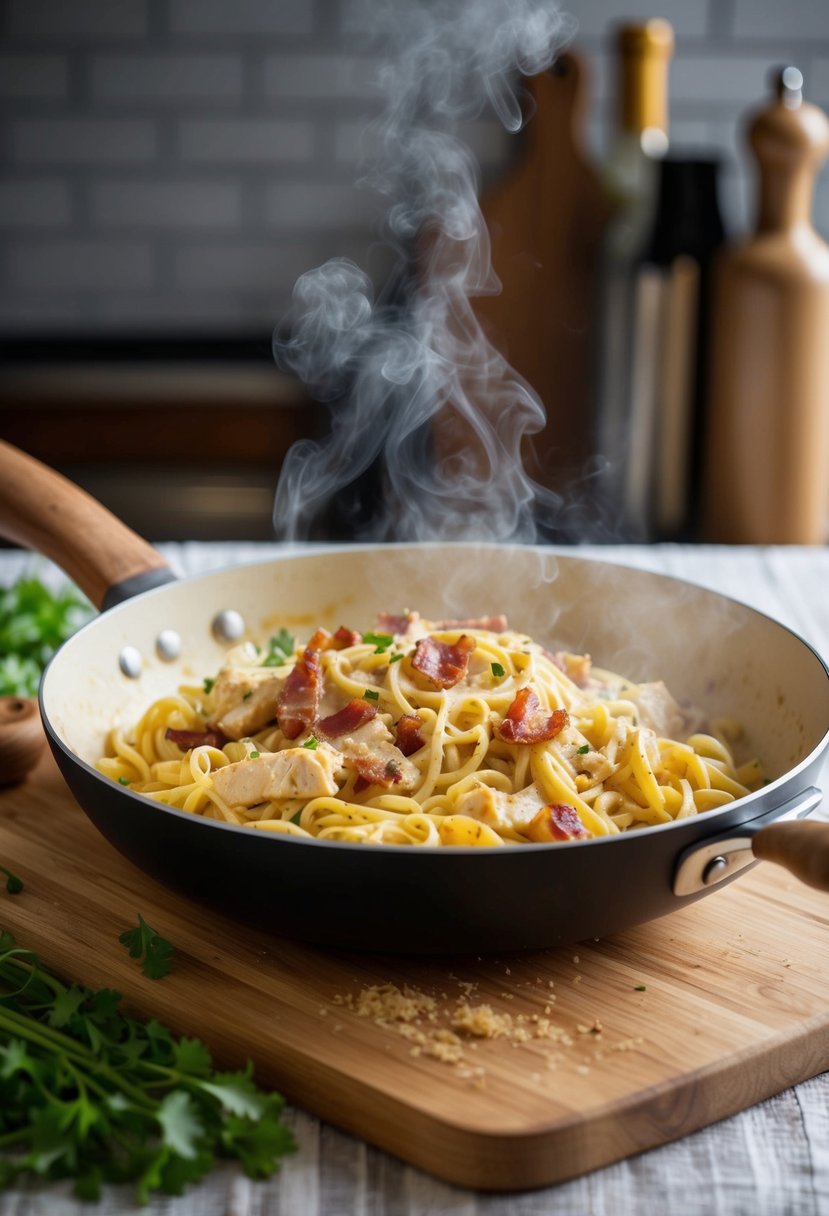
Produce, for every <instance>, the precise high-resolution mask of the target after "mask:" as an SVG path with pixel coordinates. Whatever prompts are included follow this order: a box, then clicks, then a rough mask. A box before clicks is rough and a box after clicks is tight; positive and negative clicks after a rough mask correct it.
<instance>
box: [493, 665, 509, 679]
mask: <svg viewBox="0 0 829 1216" xmlns="http://www.w3.org/2000/svg"><path fill="white" fill-rule="evenodd" d="M489 666H490V670H491V672H492V674H493V675H494V676H495V678H496V680H500V679H501V678H502V677H503V676H505V675H506V674H507V673H506V671H505V670H504V668H503V667H502V666H501V664H500V663H490V665H489Z"/></svg>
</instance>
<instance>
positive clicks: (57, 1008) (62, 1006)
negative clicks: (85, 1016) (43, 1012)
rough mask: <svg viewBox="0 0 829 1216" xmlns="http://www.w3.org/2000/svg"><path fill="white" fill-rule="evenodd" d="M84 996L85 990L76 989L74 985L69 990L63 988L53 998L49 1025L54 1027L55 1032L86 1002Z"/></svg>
mask: <svg viewBox="0 0 829 1216" xmlns="http://www.w3.org/2000/svg"><path fill="white" fill-rule="evenodd" d="M86 995H87V994H86V989H84V988H78V987H77V986H76V985H75V984H73V985H72V987H71V988H64V990H63V992H61V993H59V994H58V996H57V997H56V998H55V1003H54V1005H53V1006H52V1010H51V1012H50V1014H49V1025H50V1026H54V1027H55V1029H56V1030H60V1028H61V1027H62V1026H65V1025H66V1023H67V1022H68V1021H69V1020H70V1018H71V1017H72V1015H73V1014H75V1013H76V1012H77V1011H78V1009H79V1007H80V1006H81V1005H82V1004H83V1002H84V1001H85V1000H86Z"/></svg>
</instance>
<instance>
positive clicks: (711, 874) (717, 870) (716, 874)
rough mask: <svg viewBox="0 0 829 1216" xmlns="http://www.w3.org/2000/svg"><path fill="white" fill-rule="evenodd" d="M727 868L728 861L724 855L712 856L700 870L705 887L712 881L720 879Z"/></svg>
mask: <svg viewBox="0 0 829 1216" xmlns="http://www.w3.org/2000/svg"><path fill="white" fill-rule="evenodd" d="M727 869H728V861H727V860H726V858H725V857H712V858H711V860H710V861H709V863H708V865H707V866H706V867H705V869H704V870H703V871H702V881H703V882H704V883H705V885H706V887H710V886H711V885H712V884H713V883H715V882H719V881H720V879H721V878H722V877H723V875H724V874H725V872H726V870H727Z"/></svg>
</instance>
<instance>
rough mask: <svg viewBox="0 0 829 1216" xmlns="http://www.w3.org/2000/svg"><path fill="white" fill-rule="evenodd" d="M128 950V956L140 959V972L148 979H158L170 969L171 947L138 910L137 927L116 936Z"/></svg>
mask: <svg viewBox="0 0 829 1216" xmlns="http://www.w3.org/2000/svg"><path fill="white" fill-rule="evenodd" d="M118 941H119V942H120V943H121V945H122V946H126V947H127V949H128V950H129V952H130V958H140V959H142V967H141V974H142V975H146V976H147V978H148V979H151V980H160V979H161V977H162V976H164V975H166V974H167V973H168V971H169V970H170V968H171V966H172V963H171V961H170V960H171V958H172V954H173V947H172V946H171V944H170V943H169V942H168V941H166V940H165V939H164V938H163V937H160V936H159V934H158V933H156V931H155V929H153V928H152V927H151V926H150V925H148V924H147V922H146V921H145V920H144V917H143V916H142V915H141V913H140V912H139V914H138V927H137V928H135V929H126V930H125V931H124V932H123V933H122V934H121V935H120V937H119V938H118Z"/></svg>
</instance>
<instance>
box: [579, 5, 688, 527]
mask: <svg viewBox="0 0 829 1216" xmlns="http://www.w3.org/2000/svg"><path fill="white" fill-rule="evenodd" d="M673 46H674V37H673V29H672V27H671V25H670V24H669V23H668V22H667V21H663V20H661V19H659V18H654V19H652V20H650V21H646V22H643V23H640V24H632V25H624V26H622V27H621V28H620V29H619V30H618V31H617V34H616V40H615V47H616V69H617V89H618V92H617V104H616V114H617V121H616V128H615V132H614V135H613V140H612V144H611V148H610V152H609V155H608V160H607V166H606V173H605V180H606V187H607V190H608V193H609V195H610V198H611V200H612V202H613V204H614V212H613V215H612V217H611V220H610V223H609V224H608V227H607V230H606V233H605V238H604V243H603V251H602V268H601V272H600V279H601V282H600V292H599V313H600V320H599V343H598V351H597V387H596V405H595V417H594V429H595V434H596V446H597V449H598V452H599V454H600V455H601V456H602V457H604V459H605V461H606V462H607V463H606V470H605V477H604V485H603V490H604V497H605V500H606V501H605V509H606V510H609V511H610V512H611V513H612V517H613V519H614V520H618V519H619V514H620V510H621V509H622V504H623V499H624V485H625V480H626V468H627V463H628V456H629V447H628V437H629V429H630V423H631V372H632V350H633V332H632V315H631V309H632V304H633V289H634V284H633V270H634V267H635V265H636V264H637V260H638V259H639V257H640V256H641V253H642V251H643V249H644V246H645V243H646V241H647V239H648V235H649V233H650V231H651V228H652V224H653V217H654V211H655V205H656V192H657V184H658V177H657V169H658V164H659V161H660V159H661V158H662V157H663V156H664V155H665V153H666V152H667V150H668V67H669V64H670V60H671V56H672V54H673ZM614 538H615V539H619V537H618V535H616V534H614Z"/></svg>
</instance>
